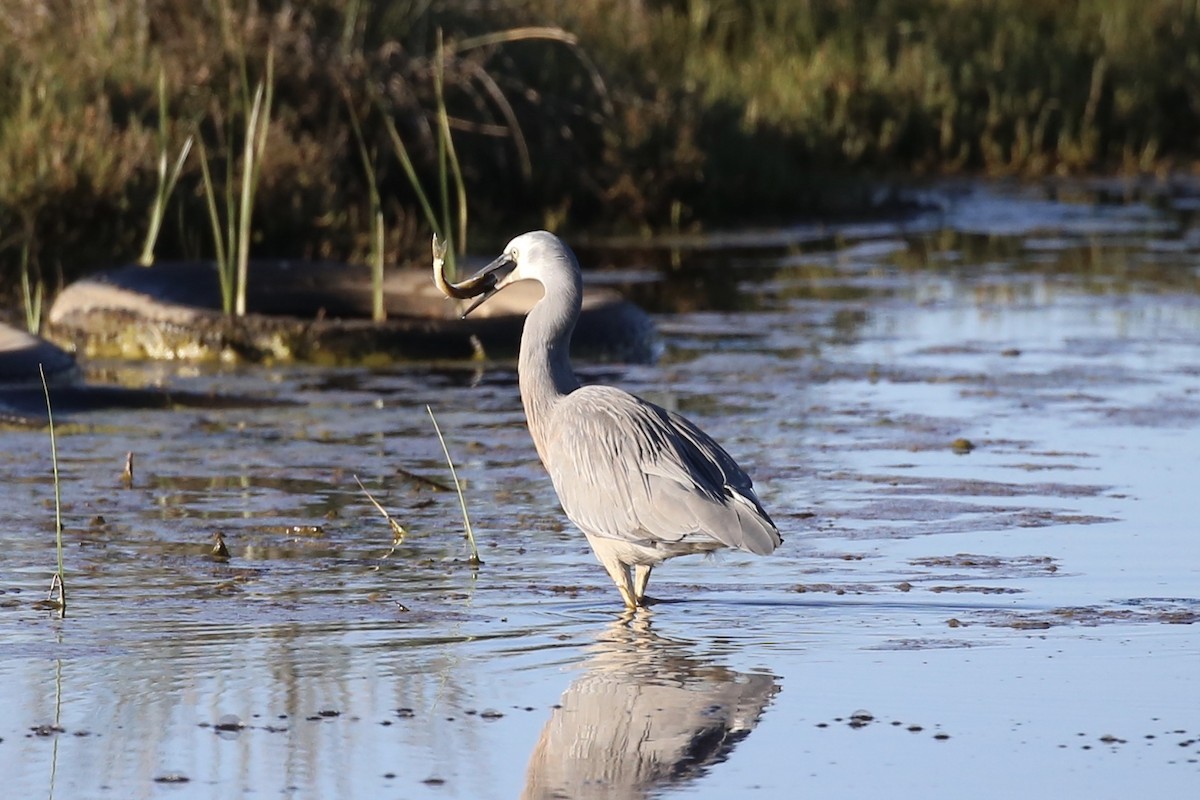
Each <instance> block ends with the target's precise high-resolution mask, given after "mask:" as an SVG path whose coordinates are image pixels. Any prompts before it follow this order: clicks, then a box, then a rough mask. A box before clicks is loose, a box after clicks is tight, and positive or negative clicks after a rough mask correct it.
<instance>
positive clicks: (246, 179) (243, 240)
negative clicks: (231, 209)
mask: <svg viewBox="0 0 1200 800" xmlns="http://www.w3.org/2000/svg"><path fill="white" fill-rule="evenodd" d="M274 84H275V53H274V51H268V52H267V74H266V77H265V78H264V79H263V80H261V81H259V82H258V86H257V87H256V88H255V90H254V101H253V103H252V104H251V107H250V119H249V121H248V122H247V123H246V134H245V136H246V138H245V141H244V142H243V146H242V186H241V190H242V191H241V197H240V199H239V205H238V208H237V220H238V226H237V288H236V292H237V297H236V298H235V300H234V314H235V315H236V316H239V317H243V316H245V315H246V285H247V283H248V282H249V277H250V276H249V272H250V231H251V221H252V219H253V217H254V194H255V191H256V190H257V189H258V178H259V175H260V173H261V169H262V157H263V153H264V152H266V148H267V131H268V129H269V128H270V121H271V102H272V100H273V98H274V94H275V88H274Z"/></svg>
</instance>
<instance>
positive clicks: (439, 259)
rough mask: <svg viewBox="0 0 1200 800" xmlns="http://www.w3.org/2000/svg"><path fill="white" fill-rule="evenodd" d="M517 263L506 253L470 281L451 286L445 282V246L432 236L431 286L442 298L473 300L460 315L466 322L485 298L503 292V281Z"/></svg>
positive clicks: (485, 300) (435, 235) (468, 279)
mask: <svg viewBox="0 0 1200 800" xmlns="http://www.w3.org/2000/svg"><path fill="white" fill-rule="evenodd" d="M516 266H517V262H516V261H515V260H514V259H513V257H512V256H510V255H509V254H508V253H505V254H504V255H502V256H500V257H499V258H497V259H496V260H495V261H493V262H492V263H490V264H488V265H487V266H486V267H484V268H483V269H481V270H479V271H478V272H476V273H475V274H474V275H472V276H471V277H469V278H467V279H466V280H464V281H460V282H458V283H451V282H450V281H449V280H447V278H446V242H443V241H439V240H438V237H437V234H434V236H433V282H434V283H435V284H436V285H437V287H438V289H439V290H441V292H442V294H444V295H446V296H447V297H451V298H454V299H455V300H470V299H472V298H474V299H475V302H473V303H471V305H469V306H467V308H466V310H465V311H463V312H462V316H463V318H464V319H465V318H466V316H467V315H468V314H470V313H471V312H472V311H474V310H475V309H477V308H479V306H481V305H483V304H484V303H485V302H487V300H488V298H489V297H491V296H492V295H494V294H495V293H496V292H498V291H500V290H501V289H502V288H504V285H505V284H504V279H505V278H507V277H508V276H509V274H510V273H512V271H513V269H514V268H516Z"/></svg>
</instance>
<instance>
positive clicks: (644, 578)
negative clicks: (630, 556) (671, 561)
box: [633, 564, 654, 606]
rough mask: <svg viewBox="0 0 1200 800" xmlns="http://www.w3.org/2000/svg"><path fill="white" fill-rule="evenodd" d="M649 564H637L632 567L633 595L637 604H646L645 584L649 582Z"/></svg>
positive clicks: (651, 567)
mask: <svg viewBox="0 0 1200 800" xmlns="http://www.w3.org/2000/svg"><path fill="white" fill-rule="evenodd" d="M653 569H654V567H653V566H651V565H650V564H638V565H636V566H635V567H634V568H633V596H634V599H635V600H637V604H638V605H639V606H642V605H645V604H646V584H648V583H650V572H651V571H652V570H653Z"/></svg>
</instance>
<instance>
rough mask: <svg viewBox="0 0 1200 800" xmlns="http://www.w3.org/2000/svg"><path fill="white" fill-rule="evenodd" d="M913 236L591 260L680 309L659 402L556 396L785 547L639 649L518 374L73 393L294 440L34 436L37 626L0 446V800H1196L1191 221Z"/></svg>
mask: <svg viewBox="0 0 1200 800" xmlns="http://www.w3.org/2000/svg"><path fill="white" fill-rule="evenodd" d="M943 206H944V207H943V209H942V210H941V211H939V212H931V213H927V214H922V215H918V216H916V217H914V218H912V219H909V220H906V221H904V222H903V223H896V222H878V223H871V224H870V225H843V226H805V227H803V228H797V229H792V230H783V231H773V232H771V233H770V235H765V234H764V235H756V234H739V235H738V236H736V237H734V236H730V237H724V238H716V239H714V240H710V241H709V242H708V243H707V246H702V245H704V244H705V243H703V242H700V243H697V242H691V241H688V242H675V243H671V244H672V246H673V248H674V249H672V248H671V247H668V248H664V249H662V250H639V251H637V252H636V253H633V252H631V251H629V250H624V249H616V248H610V249H605V248H594V249H592V250H589V251H587V252H586V256H587V257H588V260H589V261H590V262H593V263H601V264H603V265H605V266H611V267H612V268H613V269H612V271H610V272H607V273H604V274H597V275H594V276H593V278H594V279H596V280H606V279H607V280H608V282H615V283H617V284H618V285H623V286H624V287H625V288H626V289H627V291H628V292H629V293H630V294H631V295H632V296H634V297H635V298H636V299H638V300H639V301H640V302H642V303H643V304H645V305H647V306H649V307H652V308H657V309H658V310H660V311H663V310H665V309H666V308H667V307H668V306H672V307H679V306H681V305H682V307H684V308H685V309H687V310H685V311H682V312H679V313H663V314H661V315H660V316H659V317H658V322H659V325H660V331H661V333H662V338H663V345H664V354H663V358H662V360H661V361H660V363H659V364H657V365H655V366H651V367H646V366H639V367H621V366H597V365H580V367H581V372H582V374H583V376H584V377H585V379H587V380H593V381H606V382H614V383H618V384H620V385H622V386H624V387H626V388H629V389H631V390H633V391H635V392H638V393H640V394H643V395H644V396H647V397H649V398H651V399H653V400H655V401H656V402H659V403H661V404H664V405H667V406H670V407H672V408H676V409H679V410H681V411H682V412H684V413H685V414H687V415H688V416H690V417H692V418H693V419H694V420H695V421H697V422H698V423H700V424H701V425H702V426H703V427H705V428H706V429H707V430H708V431H709V432H710V433H712V434H713V435H714V436H716V437H717V438H718V440H719V441H721V442H722V443H723V444H725V446H726V448H727V449H728V450H730V451H731V452H732V453H733V454H734V455H735V456H737V457H738V458H739V459H740V460H741V461H742V463H743V465H744V466H746V467H747V468H748V469H749V470H750V471H751V473H752V474H753V476H754V478H755V481H756V484H757V485H758V487H759V489H760V494H761V496H762V498H763V501H764V503H765V504H766V506H767V507H768V508H769V509H770V510H771V511H772V512H773V514H774V516H775V519H776V522H777V523H779V526H780V528H781V529H782V530H783V532H784V536H785V538H786V542H785V544H784V546H783V547H782V548H781V549H780V551H779V552H778V553H777V554H776V555H775V556H773V557H771V558H768V559H754V558H751V557H743V556H741V555H736V554H724V555H721V556H719V557H717V558H715V559H708V560H705V559H683V560H677V561H675V562H672V563H671V564H669V565H667V566H666V567H664V568H662V569H660V570H659V571H657V572H656V574H655V579H654V581H653V582H652V584H651V590H652V594H654V595H655V596H657V597H661V598H663V599H664V600H666V601H668V602H664V603H662V604H660V605H658V606H656V607H654V608H653V609H651V610H649V611H646V612H641V613H640V614H639V615H638V617H637V618H636V619H634V620H628V619H623V618H622V616H621V615H620V614H619V604H618V598H617V595H616V592H615V590H614V589H613V587H612V586H611V583H610V582H609V581H608V579H607V577H606V576H605V575H604V573H603V571H602V570H601V569H600V568H599V566H598V565H597V564H595V563H594V561H593V559H592V557H591V555H590V553H589V551H588V549H587V547H586V544H585V543H584V542H583V540H582V537H581V536H580V535H579V534H577V533H576V532H575V531H574V530H573V529H571V528H570V527H569V525H568V524H567V523H566V522H565V520H564V519H563V518H562V517H561V512H560V511H559V510H558V508H557V505H556V502H555V499H554V496H553V491H552V488H551V487H550V484H549V481H548V479H547V478H546V477H545V475H544V473H543V472H542V470H541V467H540V465H539V464H538V463H537V461H536V456H535V454H534V452H533V448H532V446H531V444H530V443H529V441H528V437H527V434H526V432H525V430H524V427H523V417H522V413H521V408H520V403H519V400H518V398H517V394H516V386H515V375H514V372H513V367H512V365H510V364H500V365H489V366H486V367H476V366H472V365H444V364H437V365H435V364H427V365H412V366H401V365H398V366H396V367H394V368H390V369H386V370H366V369H339V370H329V369H317V368H305V367H289V368H280V369H263V368H254V369H246V370H237V369H209V368H195V367H188V366H179V365H145V366H128V365H119V364H92V365H90V366H89V374H90V377H91V379H92V380H93V381H97V382H114V383H122V384H132V385H142V384H147V383H161V384H163V385H166V386H169V387H172V388H174V389H176V390H191V391H197V392H205V391H210V390H211V391H218V392H222V393H229V394H238V395H247V396H253V397H257V398H260V399H271V398H276V399H284V400H293V401H298V404H297V405H292V406H286V407H277V408H261V407H259V408H243V409H238V408H219V409H208V410H205V409H195V408H188V409H179V410H175V411H139V412H130V411H112V412H96V413H90V414H80V415H75V416H74V417H72V418H71V419H69V420H66V421H60V430H59V454H60V460H61V468H62V486H63V500H64V504H65V513H64V517H65V526H66V532H65V534H64V538H65V542H66V545H67V548H66V570H67V575H68V588H69V590H70V595H69V600H70V603H71V604H70V609H69V613H68V615H67V618H66V619H64V620H59V619H57V617H56V615H55V614H54V613H53V612H51V611H48V610H44V609H41V608H38V607H37V602H38V601H39V600H42V599H44V597H45V588H46V586H47V585H48V582H49V574H50V570H51V568H52V566H53V561H54V550H53V522H52V520H53V488H52V483H51V480H50V477H49V473H50V464H49V453H48V442H47V437H46V435H45V432H44V431H21V430H9V431H4V432H0V443H2V447H3V451H4V452H5V454H6V458H5V459H4V461H3V463H2V464H0V480H2V481H3V482H4V483H5V484H6V485H7V486H8V487H9V488H8V489H7V490H6V491H5V492H3V493H2V494H0V514H2V515H3V519H5V521H6V523H7V530H8V535H7V536H6V537H5V539H4V540H5V544H4V548H5V550H4V553H3V555H2V557H0V641H2V642H3V644H2V645H0V707H3V708H4V709H5V711H6V713H5V714H4V718H3V719H2V720H0V775H4V776H5V778H6V794H7V795H8V796H13V797H39V796H46V797H53V796H58V797H70V798H104V797H113V798H117V797H120V798H125V797H134V798H137V797H158V796H173V797H181V798H183V797H230V796H239V795H244V796H256V797H289V798H309V797H314V798H315V797H322V798H328V797H410V798H416V797H461V798H511V797H517V796H521V795H522V793H523V792H524V793H525V795H526V796H530V797H543V796H553V795H554V793H555V792H556V791H558V792H560V794H561V796H567V797H610V798H612V797H617V798H635V797H649V796H653V797H705V798H708V797H712V798H717V797H721V798H724V797H742V796H751V797H753V796H757V797H764V798H768V797H792V796H796V795H797V794H798V793H801V792H802V793H805V794H809V793H811V794H824V795H827V796H830V795H831V796H845V795H848V794H850V793H851V792H876V793H888V794H894V795H898V796H913V795H915V794H917V793H918V792H920V793H922V794H924V795H927V796H947V797H948V796H961V795H963V794H964V792H969V793H970V794H971V795H972V796H975V797H1011V796H1047V795H1050V794H1054V795H1055V796H1058V795H1061V794H1063V793H1064V792H1067V793H1069V794H1071V795H1072V796H1085V795H1087V796H1097V797H1118V796H1129V795H1133V794H1134V793H1140V794H1144V793H1145V792H1146V791H1147V790H1148V789H1149V790H1151V791H1152V793H1153V794H1155V795H1156V796H1163V797H1168V796H1189V795H1191V794H1192V793H1193V792H1194V791H1195V789H1196V787H1197V786H1200V721H1198V719H1197V711H1198V710H1200V689H1198V688H1197V683H1196V680H1195V676H1196V675H1197V673H1198V670H1200V634H1198V631H1200V627H1198V626H1197V625H1196V622H1197V621H1198V620H1200V588H1198V587H1200V536H1198V535H1197V534H1198V533H1200V532H1198V531H1197V530H1196V518H1197V514H1196V512H1197V509H1198V508H1200V505H1198V504H1197V500H1196V490H1195V477H1194V472H1195V469H1196V466H1197V461H1196V452H1197V449H1198V445H1200V434H1198V433H1197V429H1198V427H1200V367H1198V365H1200V293H1198V292H1197V289H1200V268H1198V266H1197V265H1198V264H1200V226H1198V225H1197V217H1196V211H1195V207H1194V205H1189V204H1188V202H1179V203H1174V204H1172V203H1165V204H1164V203H1158V204H1155V205H1153V206H1151V205H1150V204H1139V203H1124V204H1112V203H1105V204H1097V203H1067V202H1063V201H1061V200H1056V199H1052V198H1050V199H1048V198H1046V197H1041V196H1039V197H1031V196H1026V195H1019V194H1018V195H1015V194H1012V193H1007V194H1006V193H996V192H988V193H970V192H968V193H964V194H961V195H956V196H954V197H953V199H950V200H947V199H945V198H943ZM672 262H674V263H675V264H677V265H678V266H675V267H672V266H671V265H672ZM659 265H661V266H659ZM655 276H658V277H659V279H655V280H647V278H648V277H655ZM426 404H429V405H431V406H432V407H433V408H434V410H435V412H436V413H437V415H438V420H439V422H440V424H441V426H442V428H443V430H444V431H446V433H447V437H448V443H449V446H450V448H451V452H452V454H453V455H454V456H455V459H456V463H457V465H458V468H459V473H460V476H461V477H462V478H463V479H464V480H465V481H466V484H467V492H468V498H469V502H470V504H471V511H472V519H473V522H474V525H475V529H476V532H477V535H478V536H479V539H480V542H481V550H482V556H483V559H484V562H485V563H484V565H483V566H482V567H480V568H479V569H478V570H474V569H472V568H471V567H470V566H469V565H468V564H467V563H466V549H465V545H464V543H463V539H462V534H461V530H462V526H461V517H460V515H459V511H458V507H457V500H456V499H455V497H454V495H453V494H452V493H448V492H445V491H442V490H440V489H438V488H437V487H436V486H433V485H431V484H430V483H428V482H426V481H423V480H420V479H419V478H414V477H413V476H414V475H416V476H421V477H426V478H432V479H434V480H435V481H439V482H443V483H444V482H446V481H448V475H447V474H446V469H445V465H444V462H443V459H442V455H441V450H440V446H439V444H438V442H437V440H436V438H435V437H434V435H433V433H432V427H431V424H430V421H429V418H428V415H427V414H426V411H425V405H426ZM959 439H961V440H966V441H967V442H969V444H970V447H969V448H968V446H967V445H966V444H964V443H962V442H960V443H959V445H958V447H955V446H954V442H955V440H959ZM126 452H132V453H133V454H134V480H133V483H132V486H126V485H125V484H124V483H123V482H122V480H121V474H120V473H121V470H122V467H123V466H124V463H125V454H126ZM355 475H357V476H358V477H359V478H361V479H362V481H363V482H364V484H366V486H367V487H368V488H369V489H370V490H371V491H372V493H373V494H375V495H376V497H377V498H378V499H379V500H380V502H382V503H383V504H384V505H385V506H386V507H388V508H389V509H390V510H391V511H392V513H394V514H395V515H396V517H397V518H398V519H399V521H401V522H402V523H403V525H404V526H405V527H406V528H407V529H408V535H407V536H406V538H405V539H404V541H403V542H402V543H401V544H400V545H398V546H397V547H396V548H395V549H394V550H393V549H392V541H391V534H390V532H389V530H388V526H387V523H386V522H385V521H384V520H383V518H382V517H381V516H380V515H379V514H378V512H377V511H375V510H374V509H373V508H372V507H371V506H370V504H369V501H367V500H366V498H365V497H364V496H363V495H362V493H361V492H360V490H359V489H358V487H357V486H356V484H355V482H354V476H355ZM217 532H221V533H223V535H224V537H225V541H226V543H227V545H228V547H229V550H230V552H231V554H232V558H231V559H229V560H228V561H218V560H214V559H212V558H211V557H210V556H209V555H208V553H209V551H210V549H211V547H212V540H213V536H214V534H215V533H217ZM53 726H57V728H59V729H61V730H55V729H54V727H53Z"/></svg>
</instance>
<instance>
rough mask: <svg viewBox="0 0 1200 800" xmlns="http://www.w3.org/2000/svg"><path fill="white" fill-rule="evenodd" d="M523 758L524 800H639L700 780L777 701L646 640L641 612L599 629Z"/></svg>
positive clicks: (769, 686)
mask: <svg viewBox="0 0 1200 800" xmlns="http://www.w3.org/2000/svg"><path fill="white" fill-rule="evenodd" d="M582 666H583V670H584V671H583V674H582V675H580V676H579V677H578V678H576V679H575V681H574V682H572V683H571V685H570V686H569V687H567V690H566V691H565V692H564V693H563V696H562V699H561V700H560V701H559V705H558V707H557V708H555V709H554V710H553V712H552V713H551V715H550V719H549V721H548V722H547V723H546V727H545V728H544V729H543V730H542V735H541V738H539V739H538V743H537V745H536V746H535V747H534V749H533V755H532V756H531V757H530V760H529V768H528V770H527V773H526V782H525V791H524V793H523V794H522V795H521V796H522V798H525V800H549V798H576V799H581V800H587V799H588V798H607V799H609V800H614V799H615V800H622V799H628V800H632V799H633V798H644V797H649V796H650V795H652V794H655V793H657V792H659V791H661V790H663V789H667V788H670V787H672V786H680V785H684V784H686V783H688V782H690V781H693V780H695V779H696V778H698V777H700V776H702V775H703V774H704V773H705V772H706V771H707V770H708V768H709V767H710V766H711V765H713V764H718V763H720V762H722V761H724V760H725V759H726V758H728V757H729V754H730V752H731V751H732V750H733V748H734V747H735V746H736V745H737V743H738V742H739V741H741V740H742V739H744V738H745V737H746V736H747V735H749V733H750V731H752V730H753V729H754V726H755V725H757V724H758V720H759V718H760V717H761V716H762V714H763V711H764V710H765V709H766V707H767V705H768V703H770V701H771V698H772V697H774V696H775V694H776V693H777V692H778V691H779V689H780V686H779V679H778V678H776V677H775V676H774V675H770V674H766V673H740V672H735V671H734V670H732V669H729V668H728V667H723V666H720V665H718V664H714V663H712V661H711V660H709V659H707V658H704V657H701V656H698V655H696V654H695V652H694V650H693V648H692V646H691V645H690V644H689V643H686V642H682V641H678V640H672V639H667V638H664V637H662V636H659V635H657V634H656V633H654V632H653V630H651V622H650V620H649V619H648V618H647V617H646V616H645V612H642V613H641V614H639V615H627V616H626V617H625V618H623V619H622V620H620V621H618V622H617V623H615V624H613V625H611V626H610V627H608V628H606V629H605V630H604V631H603V633H601V635H600V636H598V637H597V641H596V644H594V645H592V646H591V647H590V648H589V658H588V659H587V660H586V661H585V662H584V663H583V665H582Z"/></svg>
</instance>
